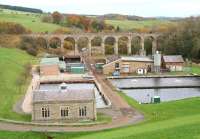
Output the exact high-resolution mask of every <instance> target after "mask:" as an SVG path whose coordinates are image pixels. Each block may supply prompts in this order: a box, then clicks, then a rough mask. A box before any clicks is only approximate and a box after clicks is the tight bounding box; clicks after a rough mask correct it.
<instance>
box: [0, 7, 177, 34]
mask: <svg viewBox="0 0 200 139" xmlns="http://www.w3.org/2000/svg"><path fill="white" fill-rule="evenodd" d="M41 16H42V15H41V14H34V13H27V12H19V11H12V10H5V9H3V11H0V21H8V22H16V23H19V24H22V25H23V26H25V27H26V28H28V29H30V30H32V31H33V32H47V31H48V32H53V31H55V30H56V29H58V28H61V26H60V25H55V24H51V23H43V22H42V21H41ZM106 23H108V24H110V25H113V26H115V27H117V26H119V27H120V28H121V29H122V30H124V31H126V30H131V29H139V28H144V27H153V26H158V25H169V24H174V22H171V21H166V20H145V21H130V20H106Z"/></svg>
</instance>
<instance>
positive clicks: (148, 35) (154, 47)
mask: <svg viewBox="0 0 200 139" xmlns="http://www.w3.org/2000/svg"><path fill="white" fill-rule="evenodd" d="M22 36H30V37H35V38H38V37H40V38H44V39H45V40H46V41H47V44H48V45H49V42H50V40H51V39H52V38H59V39H60V42H61V50H64V47H63V44H64V41H65V39H66V38H72V39H73V40H74V43H75V49H74V51H75V54H78V53H79V52H78V40H79V39H80V38H83V37H84V38H87V39H88V46H87V47H88V49H87V50H88V53H89V55H91V54H92V40H93V39H94V38H95V37H100V38H101V40H102V41H101V53H102V54H103V55H105V40H106V39H107V38H108V37H113V38H114V39H115V43H114V54H115V55H118V54H119V52H118V49H119V46H118V41H119V38H121V37H127V38H128V41H127V45H126V46H127V54H128V55H131V54H132V50H131V45H132V44H131V41H132V39H134V38H137V37H138V38H139V39H140V55H142V56H144V55H146V52H145V48H144V43H145V42H144V41H145V38H152V54H155V52H156V50H157V39H158V37H160V36H161V34H158V33H80V34H25V35H22Z"/></svg>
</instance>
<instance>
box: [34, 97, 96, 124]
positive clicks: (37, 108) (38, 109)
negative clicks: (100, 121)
mask: <svg viewBox="0 0 200 139" xmlns="http://www.w3.org/2000/svg"><path fill="white" fill-rule="evenodd" d="M63 106H65V107H69V116H67V117H65V118H63V117H61V107H63ZM84 106H86V107H87V115H86V116H85V117H80V116H79V107H84ZM43 107H48V108H49V110H50V117H48V118H43V117H42V108H43ZM95 119H96V104H95V101H93V100H90V101H83V100H82V101H79V102H74V101H71V102H54V103H34V104H33V112H32V121H34V122H45V121H49V122H50V121H52V122H56V121H61V122H62V121H66V122H76V121H79V120H95Z"/></svg>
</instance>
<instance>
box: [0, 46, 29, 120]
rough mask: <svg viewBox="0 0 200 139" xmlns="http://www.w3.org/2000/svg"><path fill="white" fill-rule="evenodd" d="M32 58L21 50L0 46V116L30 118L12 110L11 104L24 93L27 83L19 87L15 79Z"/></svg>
mask: <svg viewBox="0 0 200 139" xmlns="http://www.w3.org/2000/svg"><path fill="white" fill-rule="evenodd" d="M32 59H33V57H31V56H29V55H27V54H26V52H23V51H21V50H18V49H8V48H0V69H1V70H0V79H1V82H0V95H1V97H0V118H6V119H17V120H26V121H27V120H30V116H26V115H19V114H17V113H15V112H13V105H14V104H15V103H16V102H17V100H19V99H20V98H21V97H22V96H23V95H24V94H25V90H26V88H27V85H24V86H21V87H19V85H18V84H17V80H19V79H20V78H19V77H20V74H21V73H22V72H23V70H24V65H25V64H26V63H28V62H31V60H32Z"/></svg>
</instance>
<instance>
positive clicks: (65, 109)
mask: <svg viewBox="0 0 200 139" xmlns="http://www.w3.org/2000/svg"><path fill="white" fill-rule="evenodd" d="M60 114H61V117H67V116H69V107H61V109H60Z"/></svg>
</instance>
